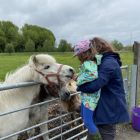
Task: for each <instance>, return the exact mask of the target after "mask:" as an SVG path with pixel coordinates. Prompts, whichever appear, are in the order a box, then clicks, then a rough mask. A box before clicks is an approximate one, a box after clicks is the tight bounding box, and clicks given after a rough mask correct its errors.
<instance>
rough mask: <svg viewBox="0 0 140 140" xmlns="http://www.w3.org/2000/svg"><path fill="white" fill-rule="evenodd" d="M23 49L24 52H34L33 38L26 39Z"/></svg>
mask: <svg viewBox="0 0 140 140" xmlns="http://www.w3.org/2000/svg"><path fill="white" fill-rule="evenodd" d="M25 51H26V52H34V51H35V43H34V41H33V40H31V39H28V41H27V42H26V44H25Z"/></svg>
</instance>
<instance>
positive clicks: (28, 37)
mask: <svg viewBox="0 0 140 140" xmlns="http://www.w3.org/2000/svg"><path fill="white" fill-rule="evenodd" d="M55 40H56V39H55V36H54V34H53V33H52V31H50V30H49V29H47V28H43V27H40V26H37V25H29V24H24V26H23V27H22V28H19V27H18V26H16V25H15V24H13V23H12V22H11V21H0V53H3V52H9V53H11V52H43V51H46V52H53V51H60V52H65V51H72V45H71V44H70V43H68V42H67V41H66V40H64V39H62V40H60V43H59V45H58V47H57V46H56V44H55Z"/></svg>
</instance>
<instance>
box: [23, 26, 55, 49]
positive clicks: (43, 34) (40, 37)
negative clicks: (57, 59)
mask: <svg viewBox="0 0 140 140" xmlns="http://www.w3.org/2000/svg"><path fill="white" fill-rule="evenodd" d="M22 32H23V36H24V38H25V40H26V41H27V40H28V39H32V40H33V41H34V43H35V50H36V51H40V50H41V48H42V47H43V45H44V42H45V40H49V44H50V45H49V46H50V47H54V44H55V37H54V35H53V33H52V32H51V31H50V30H48V29H46V28H42V27H39V26H36V25H28V24H25V25H24V27H23V28H22Z"/></svg>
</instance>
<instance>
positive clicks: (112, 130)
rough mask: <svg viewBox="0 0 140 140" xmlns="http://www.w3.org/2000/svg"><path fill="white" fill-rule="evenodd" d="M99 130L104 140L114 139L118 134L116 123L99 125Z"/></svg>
mask: <svg viewBox="0 0 140 140" xmlns="http://www.w3.org/2000/svg"><path fill="white" fill-rule="evenodd" d="M97 127H98V130H99V133H100V135H101V138H102V140H114V139H115V135H116V125H115V124H106V125H98V126H97Z"/></svg>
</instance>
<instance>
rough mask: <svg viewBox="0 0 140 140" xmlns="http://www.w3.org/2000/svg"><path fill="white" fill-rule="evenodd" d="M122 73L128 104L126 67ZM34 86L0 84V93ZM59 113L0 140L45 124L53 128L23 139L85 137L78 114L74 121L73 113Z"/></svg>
mask: <svg viewBox="0 0 140 140" xmlns="http://www.w3.org/2000/svg"><path fill="white" fill-rule="evenodd" d="M122 71H124V72H123V77H124V78H123V79H124V89H125V93H126V99H127V102H129V88H130V87H129V85H130V83H129V68H128V66H123V67H122ZM36 84H39V83H35V82H24V83H19V84H13V85H4V84H0V91H2V90H9V89H13V88H19V87H26V86H32V85H36ZM75 94H79V93H75ZM75 94H74V95H75ZM59 101H60V99H59V98H55V99H51V100H47V101H44V102H40V103H37V104H33V105H31V106H27V107H24V108H18V109H16V110H13V111H9V112H4V113H1V114H0V117H2V116H4V115H8V114H12V113H15V112H18V111H23V110H26V109H31V108H34V107H37V106H40V105H44V104H49V105H50V107H51V103H56V102H57V105H58V104H59ZM60 105H61V103H60ZM59 113H60V114H57V115H56V116H55V117H53V118H49V119H48V120H45V121H44V122H41V123H39V124H36V125H34V126H31V127H28V128H26V129H24V130H21V131H18V132H15V133H13V134H10V135H7V136H5V137H2V138H0V140H5V139H8V138H11V137H13V136H15V135H20V134H22V135H23V134H24V135H25V134H26V132H27V131H29V130H32V129H36V128H38V127H39V126H41V125H45V124H48V125H49V123H51V125H54V127H52V128H51V127H50V128H49V129H48V131H46V132H42V133H38V134H37V135H35V136H32V137H28V138H25V139H28V140H34V139H36V140H39V139H40V137H42V136H44V135H46V134H49V139H50V140H59V139H61V140H63V139H67V140H72V139H76V138H79V139H82V138H83V137H85V136H86V133H87V130H86V129H85V128H84V127H83V126H84V125H83V122H82V120H81V117H80V116H79V115H78V114H76V117H75V119H71V115H72V114H73V112H69V113H67V112H63V113H62V112H61V111H60V112H59ZM68 118H69V119H68ZM56 121H57V122H59V124H58V125H56ZM75 123H76V125H73V124H75ZM51 134H52V135H51ZM54 134H55V135H54ZM19 139H22V140H23V138H22V136H20V138H19Z"/></svg>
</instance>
